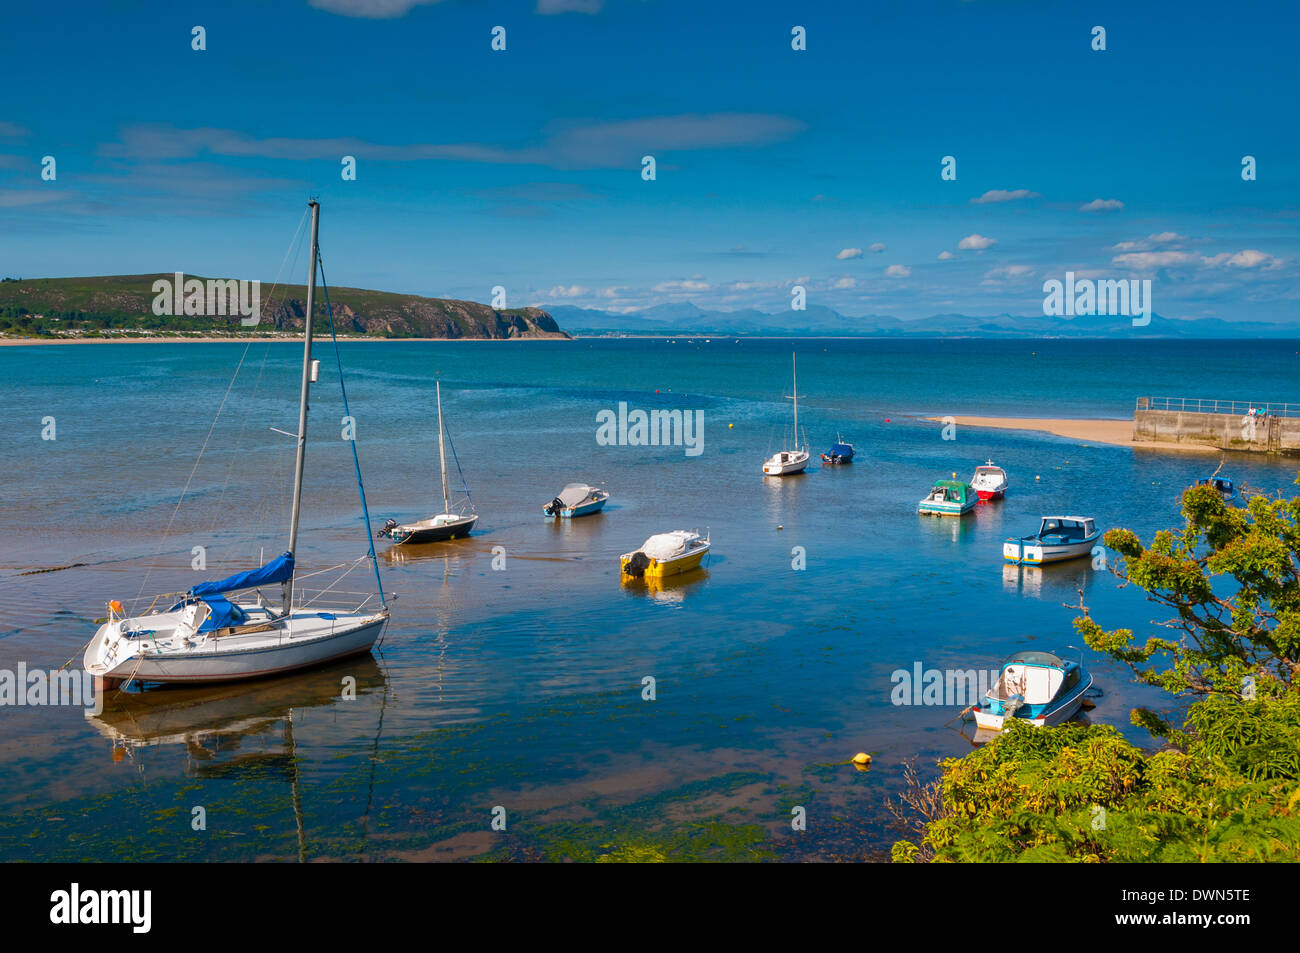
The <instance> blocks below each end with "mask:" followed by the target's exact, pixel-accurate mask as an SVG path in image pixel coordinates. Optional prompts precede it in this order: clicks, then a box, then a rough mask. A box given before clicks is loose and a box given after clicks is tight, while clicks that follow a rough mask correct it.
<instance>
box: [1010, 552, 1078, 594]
mask: <svg viewBox="0 0 1300 953" xmlns="http://www.w3.org/2000/svg"><path fill="white" fill-rule="evenodd" d="M1092 577H1093V570H1092V567H1091V565H1090V564H1089V563H1087V562H1085V561H1083V560H1079V561H1077V562H1073V563H1060V564H1057V565H1047V566H1020V565H1017V564H1015V563H1003V564H1002V588H1003V590H1004V591H1006V592H1011V593H1018V594H1020V595H1022V596H1029V597H1030V598H1033V599H1071V598H1072V597H1076V598H1077V596H1078V594H1079V590H1080V589H1082V590H1083V591H1084V592H1085V593H1086V592H1087V591H1088V589H1089V588H1090V587H1091V586H1092Z"/></svg>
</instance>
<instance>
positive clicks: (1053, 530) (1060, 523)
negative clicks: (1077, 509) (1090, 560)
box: [1038, 516, 1097, 544]
mask: <svg viewBox="0 0 1300 953" xmlns="http://www.w3.org/2000/svg"><path fill="white" fill-rule="evenodd" d="M1096 532H1097V529H1096V526H1095V521H1094V520H1092V519H1089V518H1087V517H1083V516H1044V517H1043V525H1042V526H1040V527H1039V528H1038V539H1041V540H1042V541H1043V542H1046V543H1058V544H1059V543H1080V542H1083V540H1085V539H1088V538H1089V537H1090V536H1093V535H1095V534H1096Z"/></svg>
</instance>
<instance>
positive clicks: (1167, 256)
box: [1111, 251, 1200, 271]
mask: <svg viewBox="0 0 1300 953" xmlns="http://www.w3.org/2000/svg"><path fill="white" fill-rule="evenodd" d="M1111 261H1112V262H1114V263H1115V264H1117V265H1119V266H1120V267H1122V268H1132V269H1134V270H1135V271H1147V270H1149V269H1152V268H1173V267H1177V266H1179V265H1195V264H1196V263H1197V262H1198V261H1200V258H1199V257H1198V256H1197V255H1193V254H1192V253H1191V252H1186V251H1141V252H1130V253H1128V254H1126V255H1116V256H1115V257H1114V258H1112V259H1111Z"/></svg>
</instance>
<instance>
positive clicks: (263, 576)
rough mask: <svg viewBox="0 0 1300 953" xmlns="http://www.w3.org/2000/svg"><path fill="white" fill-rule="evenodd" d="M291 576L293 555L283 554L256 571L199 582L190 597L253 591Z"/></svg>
mask: <svg viewBox="0 0 1300 953" xmlns="http://www.w3.org/2000/svg"><path fill="white" fill-rule="evenodd" d="M292 576H293V553H284V554H283V555H280V556H277V557H275V559H272V560H271V561H270V562H269V563H267V564H266V565H265V566H262V567H260V568H258V569H249V570H248V571H247V572H237V573H235V574H234V575H233V576H230V577H228V578H226V579H220V580H217V581H216V582H201V583H199V584H198V585H197V586H195V587H194V588H193V589H191V590H190V595H194V596H204V597H206V596H215V595H219V594H221V593H223V592H236V591H238V590H240V589H253V588H255V587H257V586H269V585H271V584H272V583H275V582H284V581H285V580H286V579H289V578H290V577H292ZM203 601H204V602H207V603H208V605H212V603H211V601H209V600H208V599H207V598H204V600H203ZM212 611H213V613H214V614H215V613H216V607H215V606H214V607H213V610H212Z"/></svg>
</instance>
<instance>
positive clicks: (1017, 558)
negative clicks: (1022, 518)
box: [1002, 516, 1101, 566]
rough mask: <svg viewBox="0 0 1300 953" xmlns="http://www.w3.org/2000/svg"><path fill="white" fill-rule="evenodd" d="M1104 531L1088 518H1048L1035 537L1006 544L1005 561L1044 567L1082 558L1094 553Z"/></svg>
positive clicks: (1044, 519) (1011, 539)
mask: <svg viewBox="0 0 1300 953" xmlns="http://www.w3.org/2000/svg"><path fill="white" fill-rule="evenodd" d="M1099 539H1101V530H1099V529H1097V527H1096V523H1095V521H1094V520H1093V519H1092V518H1091V517H1088V516H1044V517H1043V522H1042V525H1041V526H1039V528H1038V532H1037V533H1035V534H1034V535H1033V536H1020V537H1016V536H1010V537H1008V538H1007V540H1006V542H1004V543H1003V544H1002V558H1003V559H1005V560H1006V561H1007V562H1009V563H1019V564H1021V565H1027V566H1040V565H1042V564H1043V563H1057V562H1061V561H1062V560H1066V559H1078V558H1079V557H1080V556H1087V555H1089V554H1090V553H1091V552H1092V549H1093V547H1094V546H1096V545H1097V540H1099Z"/></svg>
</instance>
